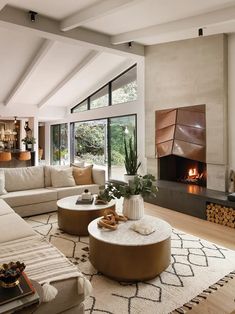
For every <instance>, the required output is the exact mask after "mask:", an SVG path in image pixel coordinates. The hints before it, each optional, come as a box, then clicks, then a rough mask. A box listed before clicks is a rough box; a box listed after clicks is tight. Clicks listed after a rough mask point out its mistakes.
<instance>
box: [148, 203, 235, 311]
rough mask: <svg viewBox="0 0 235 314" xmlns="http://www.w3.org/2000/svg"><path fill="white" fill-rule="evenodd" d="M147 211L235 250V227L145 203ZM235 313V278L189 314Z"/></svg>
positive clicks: (173, 225)
mask: <svg viewBox="0 0 235 314" xmlns="http://www.w3.org/2000/svg"><path fill="white" fill-rule="evenodd" d="M145 213H146V214H149V215H152V216H155V217H159V218H161V219H164V220H165V221H167V222H168V223H169V224H170V225H171V226H172V227H174V228H176V229H180V230H182V231H184V232H186V233H190V234H193V235H195V236H198V237H200V238H203V239H206V240H208V241H211V242H214V243H217V244H219V245H221V246H224V247H226V248H229V249H232V250H235V229H232V228H229V227H225V226H221V225H218V224H215V223H212V222H209V221H205V220H202V219H199V218H195V217H192V216H189V215H185V214H181V213H178V212H176V211H173V210H170V209H166V208H163V207H160V206H157V205H152V204H149V203H145ZM190 313H191V314H196V313H197V314H207V313H210V314H231V313H233V314H234V313H235V278H234V279H232V280H230V281H229V283H227V284H225V285H224V287H221V288H219V290H218V291H217V292H214V293H212V294H211V295H209V296H208V298H207V299H206V300H205V301H202V302H201V303H200V304H199V305H197V306H195V307H194V308H193V309H192V310H189V311H188V314H190Z"/></svg>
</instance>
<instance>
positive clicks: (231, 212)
mask: <svg viewBox="0 0 235 314" xmlns="http://www.w3.org/2000/svg"><path fill="white" fill-rule="evenodd" d="M206 216H207V220H209V221H211V222H215V223H217V224H220V225H224V226H228V227H231V228H235V209H233V208H232V207H225V206H222V205H219V204H214V203H210V204H207V206H206Z"/></svg>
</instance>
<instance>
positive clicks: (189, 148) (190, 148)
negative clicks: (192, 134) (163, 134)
mask: <svg viewBox="0 0 235 314" xmlns="http://www.w3.org/2000/svg"><path fill="white" fill-rule="evenodd" d="M172 153H173V155H176V156H180V157H186V158H188V159H192V160H197V161H201V162H205V161H206V150H205V147H204V146H201V145H196V144H193V143H188V142H184V141H179V140H175V141H174V145H173V151H172Z"/></svg>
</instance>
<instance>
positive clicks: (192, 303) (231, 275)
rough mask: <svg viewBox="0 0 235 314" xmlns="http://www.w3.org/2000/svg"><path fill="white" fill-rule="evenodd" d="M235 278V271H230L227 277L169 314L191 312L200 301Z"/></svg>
mask: <svg viewBox="0 0 235 314" xmlns="http://www.w3.org/2000/svg"><path fill="white" fill-rule="evenodd" d="M234 278H235V271H232V272H231V273H229V274H228V275H226V276H224V278H222V279H220V280H218V281H217V282H216V283H215V284H213V285H211V286H209V287H208V288H207V289H205V290H203V292H202V293H200V294H199V295H197V296H196V297H195V298H193V299H192V300H190V301H189V302H187V303H185V304H184V305H183V306H181V307H179V308H177V309H175V310H174V311H172V312H171V313H169V314H184V313H186V312H187V311H188V310H191V309H192V308H193V307H194V306H197V305H198V304H199V303H200V302H201V301H202V300H206V299H207V297H208V295H210V294H211V293H213V292H215V291H217V290H218V289H219V288H220V287H223V286H224V285H225V284H226V283H228V282H229V281H230V280H231V279H234Z"/></svg>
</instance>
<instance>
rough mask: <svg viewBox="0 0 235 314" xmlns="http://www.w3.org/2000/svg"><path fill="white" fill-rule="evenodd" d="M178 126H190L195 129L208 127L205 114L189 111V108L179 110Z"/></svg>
mask: <svg viewBox="0 0 235 314" xmlns="http://www.w3.org/2000/svg"><path fill="white" fill-rule="evenodd" d="M176 123H177V124H183V125H188V126H191V127H194V128H203V129H205V127H206V119H205V113H204V112H199V111H192V110H187V107H186V108H184V109H182V108H180V109H178V112H177V122H176Z"/></svg>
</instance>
